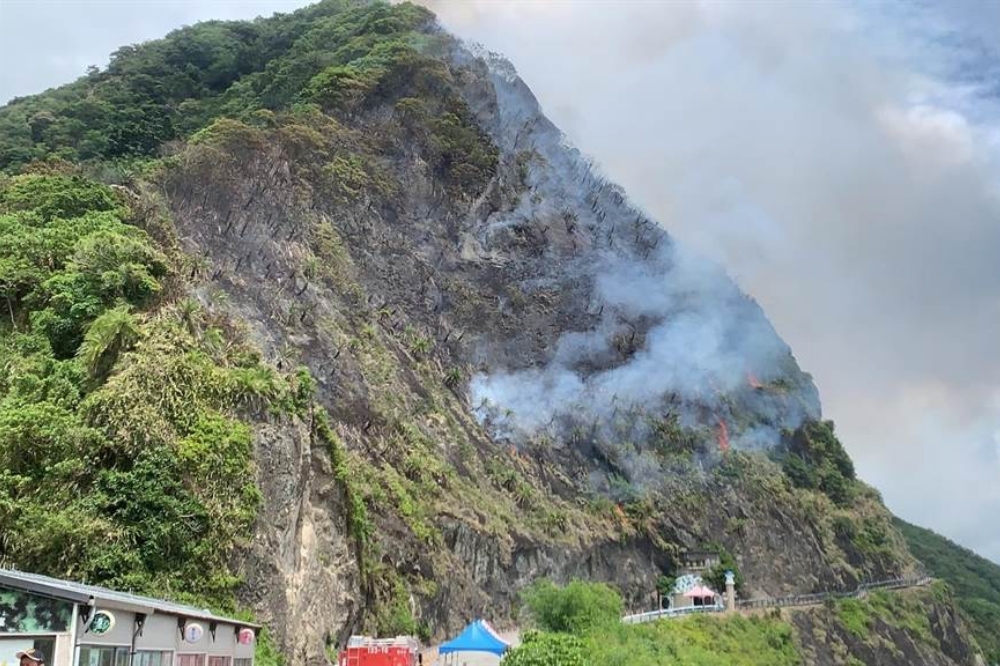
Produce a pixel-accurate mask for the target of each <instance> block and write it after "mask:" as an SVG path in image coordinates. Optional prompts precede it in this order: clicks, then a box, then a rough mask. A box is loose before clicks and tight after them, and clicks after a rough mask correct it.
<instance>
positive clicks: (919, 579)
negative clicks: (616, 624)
mask: <svg viewBox="0 0 1000 666" xmlns="http://www.w3.org/2000/svg"><path fill="white" fill-rule="evenodd" d="M932 582H934V579H933V578H930V577H928V576H916V577H913V578H890V579H887V580H879V581H872V582H868V583H861V584H860V585H858V586H857V587H856V588H854V589H853V590H845V591H843V592H816V593H813V594H794V595H790V596H787V597H761V598H759V599H745V600H742V601H737V602H736V608H737V609H738V610H755V609H759V608H787V607H790V606H814V605H817V604H821V603H823V602H825V601H827V600H828V599H857V598H859V597H862V596H864V595H865V594H867V593H868V592H873V591H876V590H901V589H905V588H908V587H922V586H924V585H930V584H931V583H932ZM725 610H726V608H725V606H724V605H722V604H718V603H717V604H714V605H712V606H684V607H682V608H664V609H662V610H655V611H647V612H645V613H635V614H633V615H626V616H625V617H623V618H622V622H624V623H625V624H641V623H643V622H652V621H654V620H660V619H663V618H672V617H681V616H684V615H696V614H700V613H721V612H724V611H725Z"/></svg>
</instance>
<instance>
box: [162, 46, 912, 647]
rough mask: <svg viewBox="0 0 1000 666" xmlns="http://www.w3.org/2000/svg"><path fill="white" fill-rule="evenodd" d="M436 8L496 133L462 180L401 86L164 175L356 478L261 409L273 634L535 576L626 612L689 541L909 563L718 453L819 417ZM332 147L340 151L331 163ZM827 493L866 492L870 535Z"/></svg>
mask: <svg viewBox="0 0 1000 666" xmlns="http://www.w3.org/2000/svg"><path fill="white" fill-rule="evenodd" d="M428 30H429V34H430V35H432V36H433V37H434V40H435V41H433V43H432V44H431V46H428V48H427V51H425V57H428V58H433V61H432V62H433V63H434V66H435V67H436V68H440V70H439V75H440V79H441V81H443V82H444V83H443V84H442V85H443V87H444V90H445V91H446V92H444V93H440V92H439V93H436V94H438V95H439V96H440V97H446V98H449V99H453V100H454V101H452V102H451V103H454V104H460V105H462V108H464V109H465V113H466V116H465V119H466V120H465V122H467V123H468V126H469V127H470V128H471V129H470V131H471V132H474V134H472V136H473V137H474V139H475V140H476V141H477V142H480V143H481V144H482V145H483V146H484V150H485V151H493V152H494V154H495V158H494V161H493V162H492V167H491V168H490V169H489V171H488V173H487V174H486V175H485V177H483V178H482V179H481V181H479V182H476V183H474V184H473V185H471V186H466V185H461V186H459V185H456V183H455V181H454V179H453V178H452V177H451V176H449V175H448V174H447V172H445V173H444V174H442V172H441V171H440V170H436V169H435V168H434V167H433V165H432V162H433V158H432V157H431V156H429V155H428V154H427V151H426V150H425V149H422V148H421V141H422V140H421V139H420V138H419V137H420V133H421V132H422V131H425V130H424V129H422V128H421V127H420V126H419V124H411V123H419V122H426V121H413V120H412V118H410V117H408V115H407V114H406V113H404V112H403V111H401V106H404V100H406V99H412V98H407V97H406V95H407V89H408V85H409V84H406V83H403V84H400V85H399V88H398V89H397V90H392V91H390V92H389V93H388V96H387V98H385V99H380V100H378V101H377V102H373V103H372V104H371V105H370V106H364V107H362V108H360V109H357V110H355V111H354V112H353V113H351V114H349V115H347V114H343V113H337V112H331V113H329V114H320V113H316V114H314V115H311V116H303V115H299V116H289V115H286V116H278V117H275V118H274V119H273V120H271V121H270V122H269V124H267V125H265V126H259V125H257V126H252V125H247V124H242V123H233V122H228V121H224V122H217V123H216V124H215V125H214V126H212V127H211V128H209V130H207V131H206V132H205V133H204V135H203V136H201V137H199V138H198V139H197V140H195V141H193V142H191V144H190V145H187V146H178V147H177V148H176V153H175V154H174V155H173V156H172V157H171V158H169V159H170V162H169V168H168V169H167V170H165V172H164V175H163V176H162V179H163V180H162V185H163V191H164V192H165V194H166V197H167V201H168V204H169V207H170V210H171V213H172V217H173V219H174V220H175V224H176V226H177V231H178V233H179V236H180V238H181V242H182V244H183V246H184V248H185V250H186V251H187V253H188V254H189V255H190V256H192V257H197V261H196V262H195V264H194V265H193V266H192V272H191V277H192V283H193V288H194V291H195V293H197V294H198V295H199V298H201V300H202V301H203V302H204V303H205V305H206V306H207V307H209V308H212V309H218V310H221V311H223V312H225V313H226V315H227V316H229V317H232V318H233V319H235V320H238V321H242V322H245V324H246V326H247V327H248V328H249V330H250V336H251V338H252V339H253V340H254V341H255V342H256V344H257V345H258V346H259V347H260V348H261V349H262V350H263V351H264V354H265V356H266V357H267V358H268V359H270V360H271V361H272V362H273V363H275V364H277V365H279V366H280V365H281V364H286V365H292V364H301V365H304V366H305V367H307V368H308V369H309V371H310V372H311V373H312V375H313V376H314V377H315V378H316V380H317V382H318V392H317V398H318V403H319V406H320V408H322V409H323V410H325V411H328V413H329V414H330V417H331V425H332V431H333V433H334V434H335V436H336V438H337V440H338V441H339V442H341V443H342V445H343V447H344V451H345V454H346V456H347V463H346V464H347V465H348V467H349V474H350V475H351V476H353V477H355V482H354V483H353V484H350V483H349V484H348V486H349V487H348V489H347V490H346V491H341V490H336V489H335V485H336V484H335V483H334V481H333V480H332V479H331V476H330V471H329V470H330V469H331V464H332V463H331V461H330V458H329V456H330V453H329V451H328V447H327V446H326V445H317V443H316V438H315V433H314V434H313V435H312V436H310V434H309V433H308V432H303V431H302V428H300V427H299V426H298V425H296V424H277V423H276V424H270V425H268V426H267V428H266V429H265V430H263V431H261V432H259V436H258V454H259V459H260V483H261V486H262V488H263V489H264V492H265V495H266V496H267V498H268V501H267V502H266V508H265V510H264V511H263V512H262V514H261V516H260V518H259V520H258V530H257V536H256V537H255V539H254V544H253V546H252V547H251V549H250V551H249V552H248V553H247V554H246V556H245V557H246V560H245V561H246V564H245V565H244V566H246V567H247V570H248V571H249V572H252V575H250V576H249V577H248V579H247V585H246V586H245V590H246V597H245V599H246V601H248V602H250V603H252V604H253V606H254V607H256V608H257V609H258V611H259V612H260V613H261V614H262V616H263V617H265V618H269V619H271V620H272V621H274V622H275V623H276V624H277V626H278V627H279V629H278V636H279V637H281V638H283V639H285V640H283V641H282V644H283V645H285V646H286V647H288V646H290V645H291V641H290V640H289V639H290V637H292V636H295V637H297V638H298V640H297V641H296V644H297V645H301V646H303V648H302V649H304V650H305V653H304V654H303V655H297V656H302V657H305V658H306V659H308V660H311V661H319V660H321V659H322V658H323V649H324V643H333V642H336V641H337V639H340V638H343V637H344V636H345V635H346V634H347V633H348V632H349V631H351V630H354V629H358V628H359V626H361V625H362V624H367V625H368V626H369V628H380V629H382V630H387V629H389V628H390V627H394V626H396V625H394V624H393V623H394V622H397V621H398V620H399V619H400V618H410V617H412V618H413V621H415V622H417V623H423V624H424V625H425V626H426V630H428V631H430V632H431V633H433V634H434V635H441V634H443V633H445V632H447V631H449V630H454V629H456V628H457V627H459V626H460V625H461V624H462V623H463V622H464V621H466V620H467V619H468V618H470V617H472V616H474V615H481V614H486V615H489V616H491V617H493V618H494V619H495V620H497V621H498V622H500V623H503V622H505V621H509V620H510V619H511V618H513V617H514V615H515V614H516V606H517V601H516V595H517V591H518V589H520V588H521V587H523V586H524V585H526V584H527V583H529V582H530V581H531V580H534V579H535V578H538V577H541V576H549V577H554V578H556V579H563V580H565V579H568V578H571V577H576V576H580V577H586V578H594V579H601V580H609V581H613V582H615V583H616V584H618V585H619V586H620V587H621V589H622V590H623V591H624V592H625V594H626V596H627V598H628V599H629V601H630V603H631V604H632V605H633V606H635V607H646V606H649V605H650V604H651V603H653V599H655V592H654V587H653V583H654V582H655V580H656V578H657V577H658V576H659V575H661V574H662V573H669V572H670V571H671V570H673V568H674V567H675V566H676V561H677V555H678V554H679V552H680V551H682V550H683V549H685V548H694V547H699V546H702V545H704V544H707V543H718V544H721V545H724V546H725V547H726V548H728V549H729V550H730V551H732V552H733V553H735V554H736V555H737V556H738V557H739V559H740V561H741V565H742V568H743V571H744V573H745V577H746V580H747V590H746V592H747V593H748V594H749V593H771V594H778V593H788V592H793V591H812V590H815V589H831V588H838V587H849V586H852V585H853V584H855V583H856V582H857V581H858V580H859V579H860V578H862V577H872V576H892V575H896V574H900V573H905V572H906V571H908V570H909V568H911V567H912V566H913V562H912V560H911V559H910V558H909V556H908V555H907V554H906V551H905V548H904V547H902V546H901V545H900V544H899V543H898V542H897V540H896V536H895V534H894V533H893V532H892V530H891V528H889V527H887V523H886V520H887V518H886V517H887V514H886V512H885V511H884V509H882V508H881V507H880V505H879V504H878V500H877V497H873V496H871V495H867V494H864V493H862V494H861V495H860V496H859V497H858V498H857V499H856V500H855V501H854V504H855V505H856V508H857V511H855V510H854V509H853V508H852V509H851V510H840V509H837V508H836V507H834V506H833V504H832V503H831V502H830V501H829V500H828V499H827V498H825V497H822V496H821V495H818V494H815V493H807V492H804V491H800V490H798V489H795V488H792V487H790V486H789V484H788V483H787V482H786V481H785V479H784V477H783V476H782V473H781V470H780V468H779V467H778V466H777V465H775V464H774V463H771V462H769V461H768V460H766V458H764V457H762V456H760V455H754V456H744V455H740V453H739V452H751V451H752V452H756V453H757V454H759V453H761V452H767V451H772V450H774V449H776V448H778V447H779V446H780V445H781V442H782V431H785V432H788V431H790V430H791V429H794V428H796V427H798V426H799V425H800V424H801V423H802V422H803V421H805V420H807V419H815V418H818V417H819V405H818V399H817V397H816V391H815V388H814V387H813V386H812V383H811V381H810V380H809V378H808V377H807V376H806V375H804V374H803V373H801V372H800V371H799V370H798V368H797V366H796V365H795V362H794V360H793V359H792V357H791V354H790V352H789V350H788V349H787V347H786V346H785V345H784V344H783V343H782V342H781V340H780V338H778V336H777V335H776V334H775V332H774V331H773V329H772V328H771V327H770V325H769V324H768V322H767V320H766V318H765V317H764V315H763V313H762V312H761V311H760V309H759V308H758V307H757V306H756V304H754V303H753V302H752V301H751V300H750V299H748V298H747V297H746V296H744V295H743V294H741V293H740V292H739V290H738V289H737V287H736V286H735V285H734V284H733V283H732V282H731V281H730V280H729V279H728V278H727V277H726V276H725V275H724V273H723V272H722V271H721V270H720V269H718V268H716V267H713V266H709V265H707V264H705V263H703V262H701V261H700V260H698V259H696V258H693V257H688V256H686V255H685V254H684V253H683V251H682V250H681V249H679V248H678V247H677V246H676V245H675V244H674V243H673V242H672V240H671V239H670V238H669V236H668V235H667V233H666V232H665V231H664V230H663V229H662V228H661V227H660V226H659V225H658V224H657V223H656V222H655V221H653V220H650V219H649V218H648V217H647V216H645V215H644V214H643V213H642V212H641V211H638V210H636V209H635V208H634V207H632V206H631V205H630V204H629V203H628V201H627V199H626V197H625V195H624V193H623V192H622V191H621V190H620V188H617V187H616V186H614V185H612V184H610V183H608V182H606V181H605V180H604V179H602V178H601V177H600V176H599V175H598V174H597V173H596V172H595V170H594V168H593V166H592V165H590V164H589V163H588V162H587V161H586V160H585V159H584V158H582V157H581V156H580V155H579V153H578V152H577V151H575V150H574V149H572V148H571V147H569V146H568V145H566V142H565V140H564V138H563V137H562V135H561V134H560V133H559V132H558V130H557V129H556V128H555V127H554V126H553V125H552V124H551V123H550V122H549V121H548V120H547V119H546V118H545V117H544V115H542V113H541V111H540V109H539V108H538V105H537V102H536V101H535V99H534V97H533V96H532V95H531V93H530V91H529V90H528V89H527V87H526V86H525V85H524V83H523V82H522V81H521V80H520V79H518V78H517V76H516V74H515V73H514V72H513V69H512V68H511V67H510V65H509V64H507V63H506V62H503V61H501V60H498V59H496V58H494V57H492V56H480V55H475V54H473V53H472V52H470V51H468V50H467V49H466V48H464V47H463V46H461V45H460V44H458V43H457V42H455V41H454V40H453V39H451V38H450V37H448V36H447V35H444V34H442V33H440V31H438V30H437V29H436V28H433V27H430V28H428ZM451 95H454V98H451V97H450V96H451ZM343 155H347V156H351V158H352V159H355V160H356V161H357V164H358V165H359V171H360V174H354V175H353V176H351V175H350V174H348V175H347V176H345V174H343V173H342V174H339V175H338V176H335V177H331V176H330V173H329V165H330V164H331V163H337V162H335V161H334V162H331V161H330V160H331V157H332V158H333V160H336V159H337V158H338V156H343ZM341 159H344V158H341ZM350 177H354V178H355V179H356V180H357V181H358V184H355V185H353V187H355V188H356V190H357V191H355V192H353V193H350V196H346V195H345V192H344V188H346V187H348V186H351V185H352V184H351V183H347V184H345V180H347V179H349V178H350ZM721 429H724V430H725V434H726V436H727V438H728V441H726V442H724V443H723V442H720V430H721ZM307 430H308V428H307ZM313 430H314V428H313ZM727 447H728V448H730V449H731V453H730V454H728V456H727V457H726V458H725V460H724V459H723V450H722V449H725V448H727ZM342 492H346V493H347V494H348V495H350V497H346V498H345V497H344V496H342V494H341V493H342ZM355 499H359V500H360V501H361V503H363V504H365V505H366V506H367V507H368V510H369V512H370V515H369V516H368V520H369V521H370V522H371V530H372V533H371V543H370V544H369V545H367V546H365V548H366V551H365V552H360V550H359V549H358V547H357V544H356V543H354V537H352V535H351V531H350V527H349V523H350V518H349V517H348V518H344V516H343V514H344V513H346V512H347V511H349V509H348V508H346V507H349V506H350V503H351V502H352V501H354V500H355ZM837 511H840V512H841V514H842V515H840V520H841V522H842V523H843V522H845V521H846V522H847V523H850V521H851V520H853V519H854V517H855V515H856V513H857V512H868V513H869V514H870V517H869V519H868V520H869V522H870V524H871V525H872V526H874V527H873V529H875V530H876V532H878V534H879V535H880V536H879V538H880V539H882V541H883V542H884V543H882V544H880V547H882V550H881V551H880V553H879V554H878V556H869V555H866V554H865V553H860V552H858V549H857V547H856V546H855V545H854V544H852V542H851V540H850V538H845V536H844V534H843V533H838V532H837V529H836V526H835V525H834V515H835V514H836V513H837ZM852 512H853V513H852ZM374 608H382V609H386V610H384V611H373V609H374ZM366 612H367V613H368V614H367V615H366ZM380 613H382V614H380ZM366 617H367V620H366V619H365V618H366ZM397 624H398V623H397ZM406 625H407V623H406V622H404V623H403V626H404V628H405V626H406Z"/></svg>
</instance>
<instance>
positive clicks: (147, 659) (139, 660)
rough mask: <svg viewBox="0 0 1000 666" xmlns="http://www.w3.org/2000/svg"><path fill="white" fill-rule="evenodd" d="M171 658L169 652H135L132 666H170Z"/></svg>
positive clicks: (171, 655) (172, 654) (171, 653)
mask: <svg viewBox="0 0 1000 666" xmlns="http://www.w3.org/2000/svg"><path fill="white" fill-rule="evenodd" d="M173 656H174V653H173V652H170V651H169V650H136V653H135V655H134V656H133V657H132V666H172V662H173Z"/></svg>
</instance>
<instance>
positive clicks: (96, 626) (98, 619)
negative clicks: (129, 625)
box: [90, 610, 115, 636]
mask: <svg viewBox="0 0 1000 666" xmlns="http://www.w3.org/2000/svg"><path fill="white" fill-rule="evenodd" d="M114 628H115V616H114V614H113V613H112V612H111V611H106V610H99V611H97V612H96V613H94V617H93V618H91V620H90V633H92V634H94V635H95V636H103V635H104V634H106V633H108V632H109V631H111V630H112V629H114Z"/></svg>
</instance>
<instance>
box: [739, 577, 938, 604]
mask: <svg viewBox="0 0 1000 666" xmlns="http://www.w3.org/2000/svg"><path fill="white" fill-rule="evenodd" d="M933 580H934V579H933V578H929V577H927V576H920V577H915V578H891V579H888V580H880V581H873V582H870V583H861V584H860V585H858V586H857V587H856V588H855V589H853V590H845V591H843V592H817V593H814V594H794V595H791V596H787V597H762V598H759V599H745V600H743V601H737V602H736V607H737V608H739V609H740V610H752V609H756V608H787V607H789V606H814V605H816V604H821V603H823V602H824V601H826V600H828V599H857V598H858V597H861V596H864V594H865V593H867V592H871V591H875V590H901V589H904V588H907V587H920V586H923V585H929V584H930V583H932V582H933Z"/></svg>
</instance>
